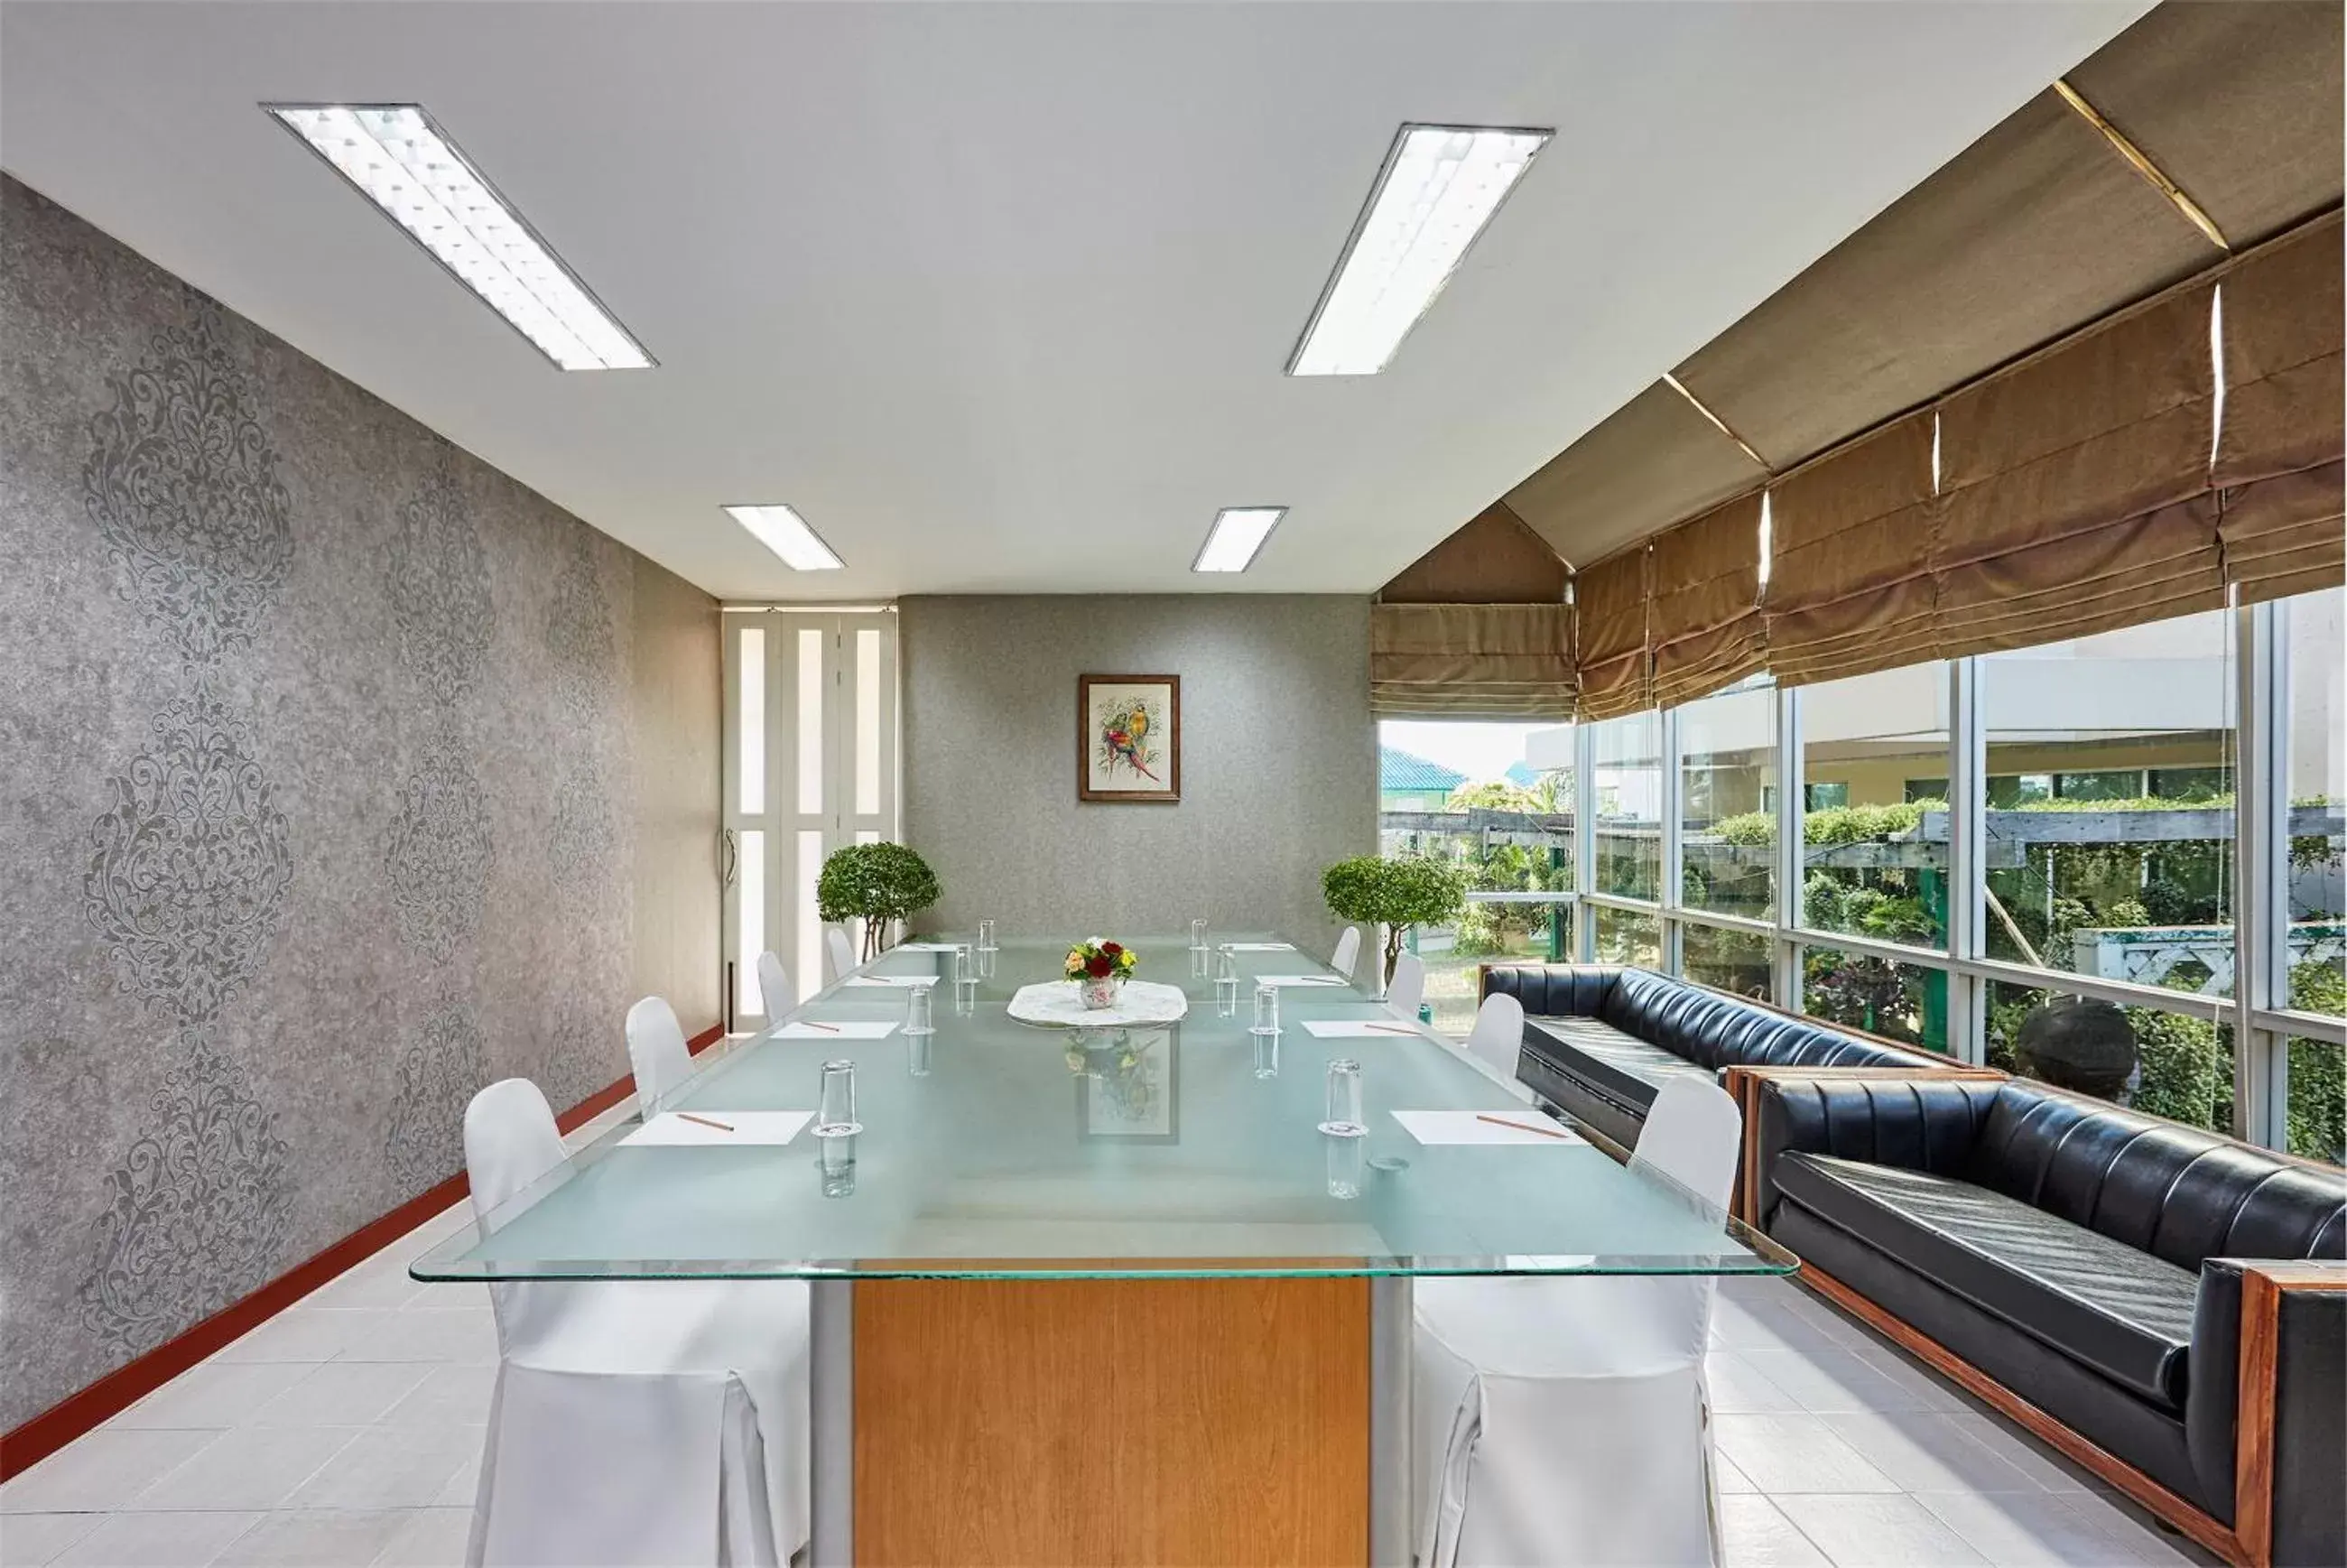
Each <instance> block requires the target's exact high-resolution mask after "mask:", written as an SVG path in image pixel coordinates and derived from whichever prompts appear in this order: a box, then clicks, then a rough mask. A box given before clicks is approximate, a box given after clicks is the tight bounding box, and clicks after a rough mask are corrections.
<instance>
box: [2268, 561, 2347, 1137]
mask: <svg viewBox="0 0 2347 1568" xmlns="http://www.w3.org/2000/svg"><path fill="white" fill-rule="evenodd" d="M2279 608H2280V613H2281V615H2282V618H2283V627H2282V632H2281V635H2280V638H2279V639H2278V641H2280V644H2281V646H2282V648H2283V649H2284V650H2285V651H2286V653H2287V655H2288V664H2287V666H2286V668H2287V670H2288V683H2289V684H2288V697H2289V717H2288V719H2287V721H2286V727H2285V728H2284V730H2283V735H2284V747H2285V750H2286V752H2287V761H2286V763H2285V767H2286V769H2287V772H2288V777H2289V782H2288V783H2287V784H2286V785H2285V786H2284V787H2285V790H2286V791H2287V793H2288V794H2289V797H2290V853H2289V860H2288V864H2287V866H2285V867H2284V870H2283V873H2282V875H2283V876H2285V877H2286V878H2287V879H2288V880H2287V882H2286V884H2285V885H2286V886H2287V888H2288V895H2287V897H2286V898H2285V900H2284V902H2285V905H2286V907H2287V911H2288V917H2289V921H2290V932H2289V938H2288V939H2289V944H2290V958H2289V968H2290V993H2289V996H2288V998H2287V999H2286V1000H2287V1005H2289V1006H2291V1007H2292V1008H2296V1009H2299V1010H2301V1011H2302V1012H2319V1013H2326V1014H2328V1015H2330V1016H2331V1017H2332V1018H2337V1017H2340V1016H2341V1015H2342V1014H2347V969H2342V963H2347V899H2342V894H2347V823H2342V815H2347V754H2342V750H2341V746H2342V736H2347V700H2342V686H2347V668H2342V666H2347V638H2342V619H2347V616H2343V615H2342V612H2343V611H2347V589H2336V588H2334V589H2326V590H2325V591H2323V592H2321V593H2310V594H2302V595H2301V596H2300V597H2298V598H2296V599H2292V600H2287V601H2285V602H2284V603H2283V604H2281V605H2280V607H2279ZM2297 1061H2298V1058H2297V1055H2296V1053H2295V1050H2293V1052H2292V1055H2291V1064H2292V1066H2291V1101H2292V1102H2293V1103H2295V1102H2296V1100H2297V1098H2298V1096H2297V1088H2298V1073H2297V1067H2296V1063H2297ZM2334 1081H2335V1075H2334ZM2326 1157H2329V1156H2326Z"/></svg>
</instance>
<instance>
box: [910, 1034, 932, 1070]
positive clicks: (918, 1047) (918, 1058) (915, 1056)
mask: <svg viewBox="0 0 2347 1568" xmlns="http://www.w3.org/2000/svg"><path fill="white" fill-rule="evenodd" d="M905 1032H906V1036H907V1039H906V1040H905V1050H906V1066H907V1068H908V1069H910V1071H911V1072H912V1074H913V1076H914V1077H916V1078H927V1077H928V1075H929V1052H930V1049H931V1048H932V1047H933V1046H934V1045H935V1044H936V1037H935V1035H934V1034H933V1033H932V1032H931V1031H930V1030H922V1031H921V1032H920V1033H918V1034H914V1033H913V1032H912V1031H911V1030H906V1031H905Z"/></svg>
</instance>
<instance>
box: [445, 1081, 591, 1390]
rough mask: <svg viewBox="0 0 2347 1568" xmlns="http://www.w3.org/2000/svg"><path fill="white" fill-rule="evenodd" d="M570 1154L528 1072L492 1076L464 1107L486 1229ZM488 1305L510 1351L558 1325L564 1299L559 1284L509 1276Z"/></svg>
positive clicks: (476, 1213)
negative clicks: (518, 1075)
mask: <svg viewBox="0 0 2347 1568" xmlns="http://www.w3.org/2000/svg"><path fill="white" fill-rule="evenodd" d="M568 1160H569V1155H568V1154H566V1153H563V1149H562V1134H561V1132H559V1131H558V1130H557V1129H556V1127H555V1124H554V1107H552V1106H551V1105H548V1103H547V1102H546V1096H545V1095H544V1094H543V1093H541V1092H539V1091H538V1085H537V1084H535V1083H532V1082H531V1081H529V1080H528V1079H527V1078H507V1079H503V1080H500V1081H497V1082H496V1083H492V1084H490V1085H489V1086H488V1087H487V1089H484V1090H482V1091H480V1092H479V1093H478V1094H476V1095H474V1096H473V1101H472V1103H471V1104H469V1105H467V1106H466V1107H465V1175H466V1179H467V1183H468V1184H469V1185H470V1186H471V1188H472V1197H473V1218H474V1220H475V1222H476V1223H477V1224H478V1225H480V1227H481V1233H482V1234H483V1235H487V1234H488V1233H489V1232H490V1231H492V1230H494V1229H495V1228H496V1226H495V1225H493V1224H492V1223H491V1221H490V1217H489V1216H490V1215H491V1214H495V1213H496V1212H497V1209H498V1208H500V1207H501V1206H503V1205H504V1204H507V1203H510V1202H511V1201H512V1200H513V1198H514V1197H515V1196H516V1195H517V1194H520V1193H522V1192H524V1191H526V1190H527V1189H528V1187H530V1186H531V1185H532V1184H534V1183H537V1182H539V1181H541V1180H543V1179H544V1178H545V1177H547V1176H548V1174H550V1173H553V1172H555V1171H558V1170H559V1169H561V1168H562V1166H563V1164H564V1163H566V1162H567V1161H568ZM510 1217H511V1216H510V1215H508V1216H507V1218H510ZM489 1306H490V1307H491V1309H492V1310H493V1311H494V1313H495V1314H496V1317H497V1348H498V1352H499V1354H501V1355H512V1354H514V1353H515V1352H516V1351H517V1350H518V1349H519V1348H526V1347H528V1346H529V1345H531V1344H534V1343H536V1342H537V1341H538V1340H540V1339H542V1338H544V1337H546V1336H547V1335H548V1334H549V1333H550V1332H552V1331H553V1328H554V1326H555V1325H556V1324H557V1323H559V1321H560V1317H561V1307H562V1302H561V1296H560V1294H559V1287H554V1286H548V1285H547V1284H545V1283H543V1282H539V1283H532V1284H525V1283H521V1282H518V1281H512V1280H508V1281H506V1282H504V1283H502V1284H497V1285H492V1286H489Z"/></svg>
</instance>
